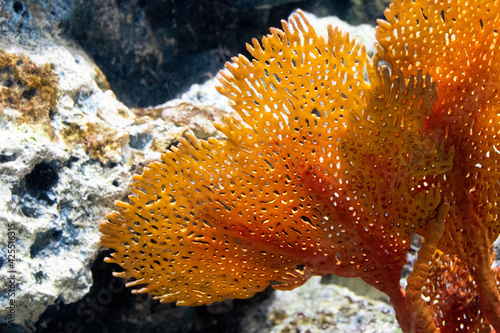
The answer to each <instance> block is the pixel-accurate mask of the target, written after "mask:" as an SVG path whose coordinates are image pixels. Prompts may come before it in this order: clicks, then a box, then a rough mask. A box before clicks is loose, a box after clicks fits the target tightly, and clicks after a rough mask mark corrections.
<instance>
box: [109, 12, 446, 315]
mask: <svg viewBox="0 0 500 333" xmlns="http://www.w3.org/2000/svg"><path fill="white" fill-rule="evenodd" d="M248 49H249V51H250V53H251V54H252V56H253V57H254V59H253V60H252V61H250V60H248V59H246V58H245V57H244V56H241V55H240V56H239V57H236V58H234V59H233V61H234V63H233V64H227V66H226V67H227V72H224V71H223V72H221V74H220V81H221V84H222V86H221V87H219V91H220V92H221V93H222V94H224V95H225V96H227V97H228V98H229V100H230V104H231V106H232V107H233V108H234V110H235V111H236V113H237V114H238V116H232V117H227V118H226V120H225V123H223V124H218V125H217V128H218V129H219V130H220V131H221V132H223V133H224V134H225V135H226V136H227V140H225V141H219V140H215V139H209V140H208V141H202V140H198V139H196V138H194V137H192V136H189V137H188V138H187V139H186V140H183V141H182V142H181V144H180V145H179V146H178V147H177V148H174V149H173V150H172V151H168V152H166V153H165V154H164V155H163V157H162V161H161V162H156V163H153V164H151V165H150V166H148V167H147V168H146V169H145V170H144V172H143V174H142V175H138V176H136V177H135V181H134V182H133V184H132V185H131V188H132V191H133V193H134V194H133V195H131V196H130V197H129V201H130V202H128V203H125V202H118V203H117V206H118V209H117V211H116V212H113V213H111V214H108V216H107V221H103V222H102V224H101V230H102V232H103V237H102V244H103V245H104V246H108V247H111V248H113V249H115V250H116V252H115V253H113V254H112V257H111V258H108V259H107V261H108V262H114V263H118V264H119V265H120V266H122V267H123V269H124V271H123V272H120V273H117V276H121V277H124V278H127V279H129V282H128V286H135V287H136V289H135V291H136V292H148V293H150V294H152V295H155V296H156V297H157V298H158V299H160V300H161V301H164V302H173V301H176V302H177V303H178V304H181V305H196V304H210V303H212V302H214V301H220V300H222V299H224V298H227V297H230V298H246V297H250V296H252V295H253V294H255V293H256V292H258V291H260V290H263V289H264V288H265V287H266V286H267V285H269V283H270V282H271V281H276V282H277V284H276V285H275V288H278V289H292V288H295V287H297V286H299V285H301V284H303V283H304V282H305V281H306V280H307V278H308V277H310V276H311V275H315V274H317V275H322V274H326V273H335V274H338V275H342V276H361V277H362V278H363V279H365V280H366V281H368V282H369V283H371V284H373V285H375V286H376V287H377V288H379V289H381V290H383V291H384V292H386V293H388V294H389V295H390V296H391V297H395V298H401V297H402V294H401V289H400V286H399V274H394V272H399V271H400V270H401V267H402V266H403V264H404V263H405V256H406V252H407V250H408V248H409V246H410V237H411V234H412V233H415V232H422V229H423V228H424V227H425V224H426V222H427V221H428V220H429V218H431V216H432V215H433V214H434V211H435V209H436V207H437V205H438V204H439V201H440V193H439V191H436V189H435V188H431V187H430V186H429V185H428V184H427V183H426V182H425V179H426V177H431V176H434V175H437V174H441V173H443V172H446V171H447V170H449V169H450V168H451V158H452V157H453V154H452V153H450V151H451V150H448V151H445V150H444V148H443V147H442V146H439V145H436V144H432V143H431V141H430V140H429V138H428V137H426V136H424V135H423V131H422V124H423V121H424V119H426V118H427V116H428V114H429V113H430V112H431V106H432V103H433V102H434V101H435V99H436V87H435V85H433V84H431V82H430V78H429V77H428V76H423V75H422V74H421V73H420V72H419V73H417V74H416V75H415V76H414V77H410V79H409V80H405V79H404V77H403V76H402V75H401V74H399V75H398V76H397V77H396V78H391V77H390V75H389V72H388V71H387V70H382V71H381V70H379V69H378V58H375V59H374V60H373V61H370V60H369V59H368V58H367V56H366V52H365V50H364V48H363V47H361V46H359V45H358V44H357V43H356V42H355V41H354V40H352V39H350V38H349V36H348V35H347V34H344V33H342V32H341V31H339V30H338V29H333V28H330V29H329V36H328V40H327V41H325V40H324V39H323V38H322V37H318V36H317V35H316V34H315V32H314V30H313V28H312V27H311V26H310V24H309V23H308V22H307V20H306V19H305V17H304V16H303V14H302V13H301V12H300V11H299V12H298V14H296V15H294V16H293V17H292V18H291V20H290V22H289V23H287V22H283V30H279V29H271V34H270V35H268V36H266V37H264V38H263V40H262V44H259V43H258V42H257V41H256V40H254V41H253V44H252V45H249V46H248ZM363 73H365V74H366V75H367V77H368V80H365V78H364V75H363Z"/></svg>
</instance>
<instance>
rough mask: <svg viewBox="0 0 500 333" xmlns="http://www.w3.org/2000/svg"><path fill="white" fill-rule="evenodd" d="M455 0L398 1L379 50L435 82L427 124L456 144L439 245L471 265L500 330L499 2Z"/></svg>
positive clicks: (443, 181) (443, 184)
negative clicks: (499, 265)
mask: <svg viewBox="0 0 500 333" xmlns="http://www.w3.org/2000/svg"><path fill="white" fill-rule="evenodd" d="M450 3H451V2H449V1H437V2H429V1H415V2H414V1H402V2H395V3H394V4H393V5H391V7H390V8H389V9H388V10H387V11H386V17H387V20H388V22H380V25H379V27H378V28H377V39H378V41H379V43H380V46H379V48H378V49H379V52H380V55H381V57H382V58H383V59H384V60H386V61H387V62H388V63H389V64H390V65H391V67H393V68H398V69H401V70H402V71H403V75H405V76H406V75H411V74H414V73H416V71H417V68H418V69H419V70H421V71H422V72H423V73H424V74H429V75H431V77H432V78H433V80H434V82H436V83H437V90H438V99H437V101H436V103H434V105H433V107H432V109H433V110H432V111H433V112H432V115H431V116H430V117H429V119H428V120H427V123H426V128H427V131H428V132H429V135H430V136H431V137H432V138H433V140H434V141H439V142H443V143H444V144H445V145H446V146H447V147H452V146H453V147H455V156H454V160H453V169H452V170H451V171H450V172H447V173H445V174H444V175H443V176H442V177H439V178H438V179H437V180H436V181H435V182H436V184H437V186H439V188H440V189H441V191H442V195H443V198H444V200H446V201H447V202H448V203H449V204H450V211H449V213H448V216H447V218H446V224H445V232H444V237H443V238H442V239H441V240H440V244H439V245H438V247H439V248H440V249H441V250H444V251H447V252H448V251H449V252H451V253H452V254H456V255H458V256H459V257H460V259H461V260H462V261H465V262H467V263H468V265H469V266H470V268H471V271H472V274H473V275H474V276H475V279H476V280H477V281H478V283H479V286H480V293H481V296H482V297H481V301H482V302H483V301H485V302H487V303H489V304H490V305H491V304H494V306H487V305H486V304H483V311H485V312H487V314H489V315H488V318H489V320H490V322H492V324H493V325H494V326H495V327H496V328H497V330H498V329H499V327H500V301H499V294H498V291H497V290H496V288H495V281H494V279H493V276H492V274H491V270H490V267H491V262H490V260H489V258H490V256H489V254H490V248H491V246H492V243H493V241H494V240H495V239H496V238H497V237H498V235H499V233H500V218H499V213H500V206H499V204H498V202H499V195H500V183H499V176H500V167H499V164H498V157H499V153H500V151H499V148H498V147H497V146H498V144H499V143H500V137H499V124H500V92H499V91H500V89H499V88H500V61H499V60H500V42H499V38H498V37H499V31H498V27H499V26H500V15H499V13H500V1H466V0H461V1H454V2H453V5H451V4H450ZM416 27H418V30H417V29H416ZM472 268H474V269H472Z"/></svg>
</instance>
